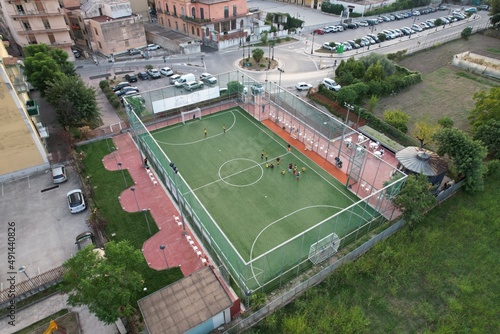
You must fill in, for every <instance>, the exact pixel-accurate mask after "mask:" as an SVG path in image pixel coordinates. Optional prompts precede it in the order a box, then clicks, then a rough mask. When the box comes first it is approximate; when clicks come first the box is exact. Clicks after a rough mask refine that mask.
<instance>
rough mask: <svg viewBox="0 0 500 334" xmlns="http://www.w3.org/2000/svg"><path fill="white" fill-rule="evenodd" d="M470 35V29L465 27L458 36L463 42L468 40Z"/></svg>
mask: <svg viewBox="0 0 500 334" xmlns="http://www.w3.org/2000/svg"><path fill="white" fill-rule="evenodd" d="M470 35H472V27H467V28H465V29H464V30H462V32H461V33H460V36H461V37H462V38H463V39H465V40H468V39H469V36H470Z"/></svg>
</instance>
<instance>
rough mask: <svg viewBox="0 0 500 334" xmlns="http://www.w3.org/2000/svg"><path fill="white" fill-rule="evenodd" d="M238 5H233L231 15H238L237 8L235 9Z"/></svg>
mask: <svg viewBox="0 0 500 334" xmlns="http://www.w3.org/2000/svg"><path fill="white" fill-rule="evenodd" d="M237 8H238V7H236V5H234V6H233V16H237V15H238V10H237Z"/></svg>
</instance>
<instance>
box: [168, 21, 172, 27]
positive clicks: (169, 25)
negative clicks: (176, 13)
mask: <svg viewBox="0 0 500 334" xmlns="http://www.w3.org/2000/svg"><path fill="white" fill-rule="evenodd" d="M168 27H169V28H170V29H172V25H171V24H170V19H168Z"/></svg>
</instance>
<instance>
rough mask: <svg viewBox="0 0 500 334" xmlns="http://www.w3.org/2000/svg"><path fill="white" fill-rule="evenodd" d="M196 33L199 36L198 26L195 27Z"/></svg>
mask: <svg viewBox="0 0 500 334" xmlns="http://www.w3.org/2000/svg"><path fill="white" fill-rule="evenodd" d="M196 35H197V36H200V28H198V27H197V28H196Z"/></svg>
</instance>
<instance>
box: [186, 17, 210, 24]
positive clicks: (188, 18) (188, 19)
mask: <svg viewBox="0 0 500 334" xmlns="http://www.w3.org/2000/svg"><path fill="white" fill-rule="evenodd" d="M181 19H183V20H184V21H187V22H195V23H209V22H212V20H211V19H199V18H197V17H190V16H185V15H182V16H181Z"/></svg>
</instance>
